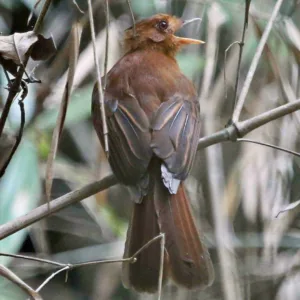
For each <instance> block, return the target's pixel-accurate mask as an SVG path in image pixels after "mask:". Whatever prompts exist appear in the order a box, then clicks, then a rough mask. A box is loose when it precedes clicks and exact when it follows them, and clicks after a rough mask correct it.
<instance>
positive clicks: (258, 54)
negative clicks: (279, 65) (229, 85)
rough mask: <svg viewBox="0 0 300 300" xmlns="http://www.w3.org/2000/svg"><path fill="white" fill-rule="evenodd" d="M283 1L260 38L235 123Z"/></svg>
mask: <svg viewBox="0 0 300 300" xmlns="http://www.w3.org/2000/svg"><path fill="white" fill-rule="evenodd" d="M282 3H283V0H277V2H276V5H275V7H274V10H273V12H272V15H271V18H270V20H269V22H268V24H267V27H266V29H265V31H264V33H263V35H262V37H261V39H260V42H259V44H258V47H257V50H256V52H255V55H254V57H253V60H252V62H251V66H250V68H249V71H248V74H247V77H246V80H245V83H244V85H243V88H242V90H241V94H240V97H239V99H238V101H237V104H236V107H235V109H234V112H233V115H232V122H233V123H236V122H238V120H239V118H240V114H241V111H242V108H243V105H244V102H245V100H246V96H247V94H248V91H249V87H250V84H251V82H252V79H253V77H254V73H255V71H256V68H257V65H258V62H259V59H260V57H261V55H262V53H263V50H264V47H265V45H266V42H267V40H268V37H269V34H270V32H271V30H272V27H273V24H274V22H275V19H276V17H277V15H278V13H279V10H280V7H281V5H282Z"/></svg>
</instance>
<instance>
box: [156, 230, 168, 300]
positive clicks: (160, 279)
mask: <svg viewBox="0 0 300 300" xmlns="http://www.w3.org/2000/svg"><path fill="white" fill-rule="evenodd" d="M160 236H161V241H160V267H159V277H158V292H157V293H158V300H161V294H162V282H163V273H164V255H165V244H166V237H165V234H164V233H161V234H160Z"/></svg>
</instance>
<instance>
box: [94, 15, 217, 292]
mask: <svg viewBox="0 0 300 300" xmlns="http://www.w3.org/2000/svg"><path fill="white" fill-rule="evenodd" d="M186 23H188V22H187V21H182V20H181V19H179V18H177V17H174V16H170V15H165V14H158V15H155V16H153V17H151V18H149V19H145V20H142V21H140V22H138V23H137V24H136V34H135V35H134V30H133V28H132V27H131V28H129V29H127V30H126V31H125V40H124V44H125V49H126V54H125V55H124V56H123V57H122V58H121V59H120V60H119V61H118V62H117V63H116V64H115V65H114V67H113V68H112V69H111V70H110V71H109V72H108V74H107V86H106V90H105V95H104V98H105V109H106V116H107V125H108V130H109V133H108V141H109V149H110V152H109V162H110V165H111V168H112V170H113V172H114V174H115V175H116V177H117V178H118V180H119V181H120V182H122V183H124V184H125V185H127V186H130V188H131V189H132V190H133V191H134V192H135V196H136V199H135V203H134V207H133V214H132V219H131V221H130V225H129V228H128V233H127V240H126V245H125V253H124V257H130V256H132V255H133V254H134V253H135V252H136V251H137V250H139V249H140V248H141V247H142V246H143V245H144V244H146V243H147V242H148V241H149V240H151V239H152V238H154V237H156V236H157V235H159V234H160V233H161V232H162V233H165V238H166V244H165V259H164V273H163V281H164V282H165V281H166V279H167V278H168V277H169V276H171V277H172V278H173V280H174V281H175V282H176V283H178V284H179V285H181V286H183V287H186V288H189V289H191V288H198V287H199V288H204V287H206V286H209V285H211V283H212V281H213V278H214V272H213V267H212V263H211V260H210V256H209V253H208V251H207V249H206V247H205V245H204V244H203V242H202V241H201V239H200V237H199V233H198V231H197V228H196V226H195V223H194V220H193V217H192V214H191V207H190V204H189V200H188V198H187V195H186V193H185V191H184V187H183V183H182V181H183V180H184V179H185V178H186V177H187V176H188V174H189V171H190V169H191V167H192V165H193V161H194V157H195V154H196V151H197V144H198V140H199V134H200V121H199V104H198V101H197V96H196V92H195V88H194V86H193V84H192V82H191V81H190V80H189V79H187V78H186V77H185V76H184V75H183V74H182V73H181V71H180V69H179V66H178V64H177V62H176V60H175V54H176V53H177V52H178V50H180V49H181V48H182V46H185V45H189V44H201V43H203V42H202V41H200V40H195V39H189V38H182V37H178V36H175V35H174V33H175V32H176V31H177V30H179V29H180V28H181V27H182V26H183V25H184V24H186ZM92 117H93V123H94V127H95V129H96V131H97V134H98V136H99V139H100V141H101V143H102V145H104V139H103V128H102V119H101V109H100V106H99V102H98V89H97V86H96V85H95V87H94V91H93V98H92ZM159 269H160V244H159V242H155V243H153V244H151V246H149V247H148V248H147V249H146V250H144V251H142V252H141V253H140V254H139V255H138V257H137V261H136V263H133V264H129V263H124V264H123V283H124V285H125V286H126V287H129V288H133V289H135V290H136V291H140V292H155V291H156V290H157V287H158V278H159Z"/></svg>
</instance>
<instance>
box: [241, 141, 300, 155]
mask: <svg viewBox="0 0 300 300" xmlns="http://www.w3.org/2000/svg"><path fill="white" fill-rule="evenodd" d="M236 141H237V142H247V143H252V144H257V145H262V146H266V147H269V148H273V149H276V150H280V151H282V152H286V153H288V154H292V155H295V156H298V157H300V153H298V152H295V151H292V150H289V149H286V148H282V147H279V146H276V145H272V144H269V143H265V142H259V141H254V140H250V139H237V140H236Z"/></svg>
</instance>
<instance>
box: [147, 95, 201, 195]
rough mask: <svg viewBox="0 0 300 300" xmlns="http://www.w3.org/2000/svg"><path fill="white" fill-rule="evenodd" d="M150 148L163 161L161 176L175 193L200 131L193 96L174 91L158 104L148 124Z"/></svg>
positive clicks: (197, 110)
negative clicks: (149, 127)
mask: <svg viewBox="0 0 300 300" xmlns="http://www.w3.org/2000/svg"><path fill="white" fill-rule="evenodd" d="M151 128H152V130H153V132H152V141H151V147H152V149H153V152H154V153H155V154H156V155H157V156H158V157H159V158H161V159H162V160H163V161H164V164H163V165H162V169H161V171H162V178H163V180H164V183H165V185H166V187H167V188H168V189H169V191H170V193H173V194H175V193H176V192H177V188H178V185H179V181H180V180H184V179H185V178H186V177H187V175H188V173H189V171H190V169H191V167H192V163H193V160H194V157H195V154H196V151H197V145H198V140H199V135H200V120H199V104H198V102H197V101H196V99H193V100H192V99H185V98H184V97H181V96H180V95H175V96H174V97H173V98H172V99H170V100H168V101H166V102H163V103H162V104H161V105H160V107H159V108H158V110H157V112H156V114H155V116H154V118H153V120H152V124H151Z"/></svg>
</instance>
